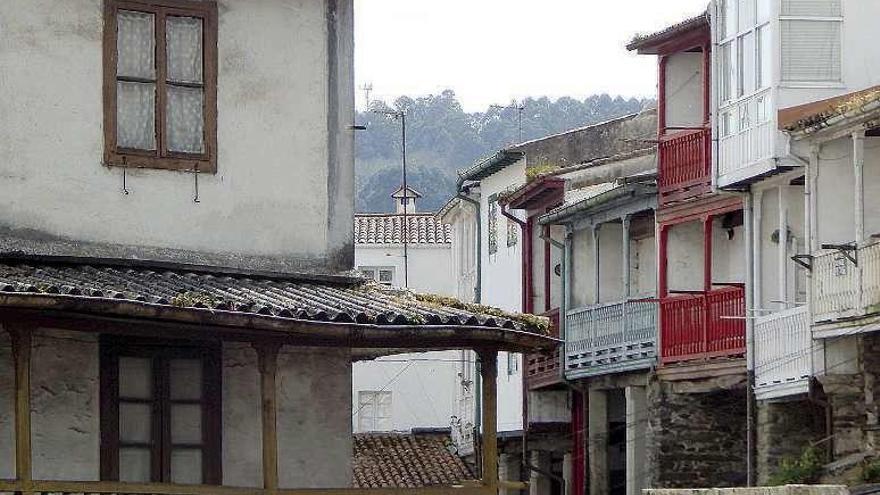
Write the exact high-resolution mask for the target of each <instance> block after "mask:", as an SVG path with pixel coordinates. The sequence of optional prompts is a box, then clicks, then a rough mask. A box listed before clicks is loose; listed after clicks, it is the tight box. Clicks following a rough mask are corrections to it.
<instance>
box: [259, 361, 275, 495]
mask: <svg viewBox="0 0 880 495" xmlns="http://www.w3.org/2000/svg"><path fill="white" fill-rule="evenodd" d="M280 347H281V346H280V345H278V344H254V349H256V351H257V366H258V367H259V370H260V397H261V403H262V416H263V488H265V489H266V490H268V491H269V492H270V493H271V492H274V491H276V490H278V431H277V428H278V423H277V414H278V402H277V388H276V385H275V378H276V374H277V372H278V350H279V348H280Z"/></svg>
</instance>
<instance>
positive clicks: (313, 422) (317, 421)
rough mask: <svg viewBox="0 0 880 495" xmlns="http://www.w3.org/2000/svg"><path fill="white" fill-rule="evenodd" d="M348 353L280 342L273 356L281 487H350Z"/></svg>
mask: <svg viewBox="0 0 880 495" xmlns="http://www.w3.org/2000/svg"><path fill="white" fill-rule="evenodd" d="M351 413H352V411H351V356H350V353H349V352H348V350H347V349H310V348H291V347H284V348H282V350H281V353H280V355H279V356H278V465H279V469H278V475H279V485H280V487H282V488H342V487H348V486H351V474H352V471H351V469H352V468H351V457H352V448H353V447H352V443H351Z"/></svg>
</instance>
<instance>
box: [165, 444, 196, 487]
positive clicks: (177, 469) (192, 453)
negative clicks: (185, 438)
mask: <svg viewBox="0 0 880 495" xmlns="http://www.w3.org/2000/svg"><path fill="white" fill-rule="evenodd" d="M171 482H172V483H179V484H182V485H200V484H202V451H201V450H196V449H175V450H173V451H172V452H171Z"/></svg>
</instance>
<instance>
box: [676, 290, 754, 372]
mask: <svg viewBox="0 0 880 495" xmlns="http://www.w3.org/2000/svg"><path fill="white" fill-rule="evenodd" d="M745 307H746V305H745V289H744V288H743V287H742V286H730V287H724V288H722V289H716V290H712V291H709V292H693V293H687V294H679V295H674V296H670V297H665V298H663V299H661V300H660V325H661V332H662V333H661V340H660V342H661V344H660V345H661V361H662V362H663V363H670V362H675V361H686V360H691V359H700V358H709V357H719V356H735V355H741V354H744V353H745V348H746V323H745V318H744V317H745Z"/></svg>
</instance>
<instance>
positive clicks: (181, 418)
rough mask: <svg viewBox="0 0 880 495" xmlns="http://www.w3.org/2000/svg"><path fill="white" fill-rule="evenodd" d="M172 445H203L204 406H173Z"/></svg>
mask: <svg viewBox="0 0 880 495" xmlns="http://www.w3.org/2000/svg"><path fill="white" fill-rule="evenodd" d="M171 443H174V444H201V443H202V406H200V405H198V404H173V405H172V406H171Z"/></svg>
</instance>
